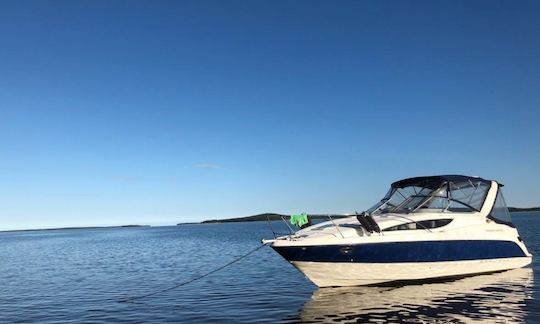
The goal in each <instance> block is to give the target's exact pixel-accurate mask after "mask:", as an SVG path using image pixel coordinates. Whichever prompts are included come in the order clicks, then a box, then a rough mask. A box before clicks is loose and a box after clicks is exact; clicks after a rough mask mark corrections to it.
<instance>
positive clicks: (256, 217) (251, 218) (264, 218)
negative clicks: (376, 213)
mask: <svg viewBox="0 0 540 324" xmlns="http://www.w3.org/2000/svg"><path fill="white" fill-rule="evenodd" d="M289 216H290V215H282V214H276V213H265V214H259V215H253V216H246V217H236V218H227V219H211V220H205V221H202V222H201V224H211V223H235V222H259V221H267V220H271V221H276V220H281V219H282V218H284V219H288V218H289ZM340 217H346V216H345V215H332V218H340ZM309 218H310V219H328V216H327V215H309ZM184 224H185V223H180V224H178V225H184Z"/></svg>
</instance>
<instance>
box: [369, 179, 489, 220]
mask: <svg viewBox="0 0 540 324" xmlns="http://www.w3.org/2000/svg"><path fill="white" fill-rule="evenodd" d="M489 188H490V182H489V181H486V180H483V179H480V178H472V177H463V178H457V179H445V178H442V177H419V178H411V179H405V180H401V181H398V182H395V183H393V184H392V187H391V188H390V190H389V191H388V193H387V194H386V196H385V197H384V198H383V199H382V200H381V201H380V202H378V203H377V204H375V206H373V207H371V208H370V209H368V210H367V212H368V213H370V214H382V213H407V214H408V213H416V212H460V213H463V212H478V211H480V209H481V208H482V205H483V204H484V200H485V198H486V195H487V193H488V191H489Z"/></svg>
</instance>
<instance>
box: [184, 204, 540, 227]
mask: <svg viewBox="0 0 540 324" xmlns="http://www.w3.org/2000/svg"><path fill="white" fill-rule="evenodd" d="M508 210H509V211H510V212H526V211H540V207H531V208H518V207H508ZM340 217H347V216H345V215H332V218H340ZM282 218H284V219H288V218H289V215H282V214H276V213H265V214H258V215H253V216H246V217H236V218H227V219H211V220H205V221H202V222H201V223H200V224H212V223H235V222H259V221H267V220H271V221H275V220H281V219H282ZM309 218H310V219H328V216H327V215H309ZM187 224H199V223H179V224H178V225H187Z"/></svg>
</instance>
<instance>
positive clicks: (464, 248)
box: [273, 240, 526, 263]
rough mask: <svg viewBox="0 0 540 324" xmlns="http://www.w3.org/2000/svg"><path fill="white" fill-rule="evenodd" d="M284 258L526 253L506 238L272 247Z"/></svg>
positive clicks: (424, 258)
mask: <svg viewBox="0 0 540 324" xmlns="http://www.w3.org/2000/svg"><path fill="white" fill-rule="evenodd" d="M273 248H274V250H276V251H277V252H278V253H279V254H280V255H281V256H282V257H284V258H285V259H286V260H288V261H314V262H359V263H394V262H437V261H461V260H477V259H497V258H513V257H524V256H526V255H525V253H524V252H523V250H521V248H520V247H519V246H518V245H517V244H516V243H514V242H510V241H485V240H459V241H416V242H392V243H370V244H357V245H324V246H294V247H273Z"/></svg>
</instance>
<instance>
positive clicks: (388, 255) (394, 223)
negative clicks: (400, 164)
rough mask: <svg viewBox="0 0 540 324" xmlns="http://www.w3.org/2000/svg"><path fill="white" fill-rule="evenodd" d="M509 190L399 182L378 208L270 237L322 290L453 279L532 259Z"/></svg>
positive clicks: (490, 184) (474, 183) (469, 181)
mask: <svg viewBox="0 0 540 324" xmlns="http://www.w3.org/2000/svg"><path fill="white" fill-rule="evenodd" d="M502 187H503V185H502V184H501V183H499V182H497V181H494V180H486V179H482V178H480V177H470V176H463V175H437V176H423V177H414V178H407V179H403V180H399V181H396V182H394V183H392V185H391V187H390V189H389V191H388V193H387V194H386V195H385V196H384V198H383V199H381V200H380V201H379V202H378V203H376V204H375V205H374V206H373V207H371V208H370V209H368V210H366V211H365V212H362V213H354V214H353V215H350V216H349V217H342V218H335V217H331V216H329V220H328V221H324V222H321V223H318V224H314V225H311V224H310V225H309V226H306V227H304V228H301V229H299V230H298V231H295V232H291V233H290V234H288V235H283V236H276V237H274V238H273V239H269V240H263V243H265V244H268V245H270V246H271V247H272V248H273V249H274V250H275V251H276V252H277V253H279V254H280V255H281V256H282V257H283V258H284V259H285V260H287V261H288V262H290V263H291V264H292V265H293V266H294V267H296V268H297V269H298V270H299V271H301V272H302V273H303V274H304V275H305V276H306V277H307V278H308V279H309V280H311V281H312V282H313V283H314V284H315V285H317V286H319V287H339V286H362V285H379V284H383V283H384V284H386V283H392V282H404V281H405V282H407V281H421V280H426V279H433V278H453V277H461V276H468V275H475V274H481V273H489V272H498V271H504V270H510V269H516V268H521V267H525V266H527V265H528V264H530V263H531V261H532V255H531V253H529V251H528V250H527V247H526V246H525V244H524V242H523V240H522V238H521V237H520V236H519V233H518V231H517V229H516V227H515V226H514V224H513V223H512V220H511V217H510V213H509V211H508V208H507V206H506V203H505V200H504V197H503V193H502Z"/></svg>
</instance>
